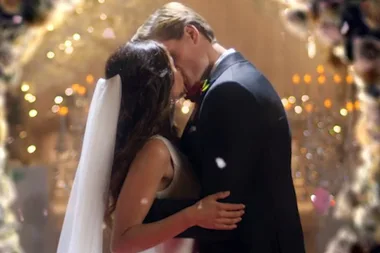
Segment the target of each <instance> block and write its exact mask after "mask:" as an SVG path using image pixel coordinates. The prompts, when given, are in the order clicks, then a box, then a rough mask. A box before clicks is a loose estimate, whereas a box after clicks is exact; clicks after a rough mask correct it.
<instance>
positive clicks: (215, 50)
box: [202, 43, 227, 80]
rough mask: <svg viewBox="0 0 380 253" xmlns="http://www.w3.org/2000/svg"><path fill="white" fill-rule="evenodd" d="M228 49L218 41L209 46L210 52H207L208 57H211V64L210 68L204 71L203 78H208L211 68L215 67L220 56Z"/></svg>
mask: <svg viewBox="0 0 380 253" xmlns="http://www.w3.org/2000/svg"><path fill="white" fill-rule="evenodd" d="M226 51H227V49H225V48H224V47H223V46H221V45H220V44H218V43H213V44H211V45H210V46H209V49H208V52H207V56H208V59H209V66H208V68H207V69H206V70H205V72H204V73H203V78H202V80H204V79H207V78H208V76H209V75H210V72H211V70H212V69H213V67H214V65H215V63H216V62H217V60H218V59H219V57H220V56H221V55H222V54H223V53H224V52H226Z"/></svg>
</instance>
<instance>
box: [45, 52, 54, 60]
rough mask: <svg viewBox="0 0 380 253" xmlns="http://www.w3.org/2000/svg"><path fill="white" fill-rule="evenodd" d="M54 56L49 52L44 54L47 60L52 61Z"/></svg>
mask: <svg viewBox="0 0 380 253" xmlns="http://www.w3.org/2000/svg"><path fill="white" fill-rule="evenodd" d="M54 56H55V54H54V52H52V51H50V52H48V53H47V54H46V57H47V58H49V59H53V58H54Z"/></svg>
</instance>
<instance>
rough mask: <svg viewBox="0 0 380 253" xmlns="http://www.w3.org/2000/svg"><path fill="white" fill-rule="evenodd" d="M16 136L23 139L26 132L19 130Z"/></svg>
mask: <svg viewBox="0 0 380 253" xmlns="http://www.w3.org/2000/svg"><path fill="white" fill-rule="evenodd" d="M18 136H19V137H20V138H21V139H25V138H26V137H28V134H27V133H26V132H25V131H21V132H20V133H19V134H18Z"/></svg>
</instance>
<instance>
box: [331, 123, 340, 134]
mask: <svg viewBox="0 0 380 253" xmlns="http://www.w3.org/2000/svg"><path fill="white" fill-rule="evenodd" d="M333 130H334V132H335V133H337V134H339V133H340V132H341V131H342V128H341V127H340V126H338V125H335V126H334V127H333Z"/></svg>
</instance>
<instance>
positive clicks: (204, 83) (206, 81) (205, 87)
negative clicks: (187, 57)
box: [201, 79, 210, 93]
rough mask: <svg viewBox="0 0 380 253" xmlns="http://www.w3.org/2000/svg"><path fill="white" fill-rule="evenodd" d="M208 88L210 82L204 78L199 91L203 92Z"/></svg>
mask: <svg viewBox="0 0 380 253" xmlns="http://www.w3.org/2000/svg"><path fill="white" fill-rule="evenodd" d="M209 88H210V82H209V81H208V79H206V80H204V82H203V84H202V87H201V93H205V92H206V91H207V90H208V89H209Z"/></svg>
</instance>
